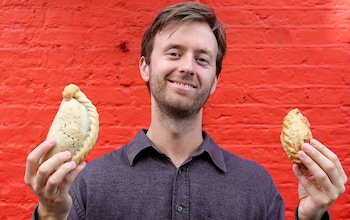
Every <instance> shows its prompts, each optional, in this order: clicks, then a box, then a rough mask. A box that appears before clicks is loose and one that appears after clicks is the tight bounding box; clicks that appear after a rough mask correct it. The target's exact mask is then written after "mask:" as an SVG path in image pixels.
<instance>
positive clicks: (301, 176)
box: [292, 164, 319, 199]
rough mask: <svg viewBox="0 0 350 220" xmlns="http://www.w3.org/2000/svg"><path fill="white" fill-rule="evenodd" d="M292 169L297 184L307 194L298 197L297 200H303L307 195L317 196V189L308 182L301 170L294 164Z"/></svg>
mask: <svg viewBox="0 0 350 220" xmlns="http://www.w3.org/2000/svg"><path fill="white" fill-rule="evenodd" d="M292 169H293V172H294V175H295V176H296V177H297V179H298V181H299V183H300V184H301V185H302V186H303V187H304V189H305V191H306V192H307V194H304V195H299V197H300V198H299V199H303V198H304V197H306V196H308V195H315V196H318V195H319V188H318V187H317V186H316V185H315V184H314V183H313V182H312V181H311V180H309V178H308V177H307V176H306V175H305V174H304V173H303V171H302V169H301V168H300V167H299V166H298V165H296V164H293V167H292Z"/></svg>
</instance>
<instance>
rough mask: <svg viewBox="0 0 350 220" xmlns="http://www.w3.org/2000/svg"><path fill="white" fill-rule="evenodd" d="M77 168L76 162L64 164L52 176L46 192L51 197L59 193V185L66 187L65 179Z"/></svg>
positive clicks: (48, 180)
mask: <svg viewBox="0 0 350 220" xmlns="http://www.w3.org/2000/svg"><path fill="white" fill-rule="evenodd" d="M75 167H76V163H75V162H74V161H69V162H66V163H64V164H62V165H61V166H60V167H59V168H58V169H57V170H56V171H55V172H54V173H52V175H51V176H49V178H48V179H47V183H46V191H47V193H48V194H49V195H55V194H56V193H58V187H59V185H64V184H65V182H64V179H65V177H66V176H67V175H68V174H69V173H70V172H71V171H72V170H73V169H74V168H75Z"/></svg>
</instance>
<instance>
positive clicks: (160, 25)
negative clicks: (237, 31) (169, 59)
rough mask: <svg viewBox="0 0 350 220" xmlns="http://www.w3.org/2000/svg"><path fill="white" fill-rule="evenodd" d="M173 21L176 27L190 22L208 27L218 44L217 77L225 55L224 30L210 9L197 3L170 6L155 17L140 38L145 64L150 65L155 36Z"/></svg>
mask: <svg viewBox="0 0 350 220" xmlns="http://www.w3.org/2000/svg"><path fill="white" fill-rule="evenodd" d="M173 21H176V22H178V23H177V26H180V25H182V24H184V23H187V22H191V21H200V22H205V23H207V24H208V25H209V27H210V28H211V29H212V31H213V34H214V35H215V38H216V41H217V43H218V54H217V57H216V75H217V76H218V75H219V74H220V72H221V69H222V60H223V58H224V56H225V53H226V34H225V29H224V26H223V24H222V23H221V22H220V21H219V20H218V19H217V18H216V15H215V13H214V11H213V10H212V9H211V8H210V7H208V6H206V5H203V4H201V3H197V2H184V3H178V4H175V5H171V6H169V7H167V8H165V9H164V10H163V11H161V12H160V13H159V14H158V15H157V17H155V19H154V20H153V21H152V23H151V24H150V25H149V26H148V29H147V30H146V32H145V34H144V35H143V38H142V45H141V56H144V57H145V61H146V63H147V64H150V61H151V53H152V50H153V41H154V37H155V35H156V34H157V33H159V32H160V31H161V30H162V29H164V28H165V27H166V26H167V25H168V24H170V23H171V22H173Z"/></svg>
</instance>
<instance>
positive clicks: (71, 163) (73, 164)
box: [69, 161, 77, 168]
mask: <svg viewBox="0 0 350 220" xmlns="http://www.w3.org/2000/svg"><path fill="white" fill-rule="evenodd" d="M69 165H70V166H71V167H72V168H75V167H76V166H77V164H76V163H75V162H74V161H70V162H69Z"/></svg>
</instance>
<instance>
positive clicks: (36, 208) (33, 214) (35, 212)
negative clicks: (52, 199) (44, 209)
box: [30, 205, 38, 220]
mask: <svg viewBox="0 0 350 220" xmlns="http://www.w3.org/2000/svg"><path fill="white" fill-rule="evenodd" d="M37 213H38V205H36V206H35V208H34V210H33V213H32V216H31V217H30V220H37V219H38V218H37V217H36V216H37Z"/></svg>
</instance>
